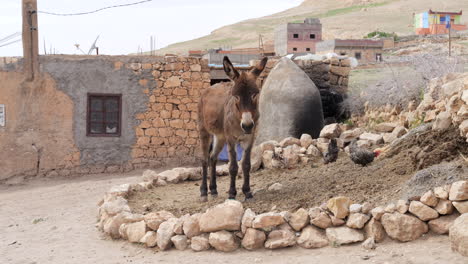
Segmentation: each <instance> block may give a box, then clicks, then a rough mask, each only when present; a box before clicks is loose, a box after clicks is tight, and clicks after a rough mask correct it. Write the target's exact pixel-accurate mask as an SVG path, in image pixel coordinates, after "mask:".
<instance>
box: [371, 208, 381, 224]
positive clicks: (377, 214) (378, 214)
mask: <svg viewBox="0 0 468 264" xmlns="http://www.w3.org/2000/svg"><path fill="white" fill-rule="evenodd" d="M370 212H371V214H372V217H374V218H375V220H377V221H379V220H380V218H381V217H382V216H383V215H384V214H385V210H384V208H383V207H381V206H378V207H376V208H374V209H372V210H371V211H370Z"/></svg>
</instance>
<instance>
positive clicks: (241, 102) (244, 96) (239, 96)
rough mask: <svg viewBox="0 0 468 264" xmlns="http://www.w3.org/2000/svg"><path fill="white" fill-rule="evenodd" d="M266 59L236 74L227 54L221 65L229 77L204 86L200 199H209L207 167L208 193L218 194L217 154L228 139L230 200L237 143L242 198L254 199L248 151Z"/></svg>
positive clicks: (200, 113)
mask: <svg viewBox="0 0 468 264" xmlns="http://www.w3.org/2000/svg"><path fill="white" fill-rule="evenodd" d="M266 62H267V58H266V57H265V58H263V59H262V61H261V62H260V63H259V65H257V66H256V67H255V68H254V69H252V70H251V71H249V72H241V73H239V72H238V71H237V70H236V69H235V68H234V66H232V63H231V61H230V60H229V58H228V57H224V60H223V67H224V72H225V73H226V75H227V76H228V77H229V78H230V79H231V80H232V81H231V82H228V83H219V84H216V85H213V86H211V87H210V88H208V89H206V90H205V91H204V92H203V93H202V95H201V97H200V101H199V103H198V129H199V132H200V141H201V150H202V155H203V160H202V184H201V186H200V193H201V201H202V202H206V201H207V200H208V188H207V174H208V166H210V168H211V169H210V193H211V196H212V197H213V198H215V197H217V195H218V191H217V186H216V162H217V160H218V155H219V153H220V152H221V150H222V149H223V146H224V144H225V143H226V142H227V144H228V150H229V175H230V176H231V185H230V188H229V199H235V198H236V195H237V191H236V176H237V171H238V169H239V167H238V165H237V159H236V156H237V155H236V154H237V153H236V144H237V143H240V144H241V146H242V148H243V149H244V154H243V157H242V171H243V173H244V185H243V186H242V192H243V193H244V195H245V199H246V200H249V199H251V198H253V195H252V193H251V191H250V153H251V151H252V146H253V143H254V140H255V132H256V128H257V126H258V118H259V116H260V115H259V111H258V100H259V93H260V90H259V89H258V87H257V84H256V80H257V78H258V76H259V75H260V74H261V73H262V71H263V69H264V68H265V65H266Z"/></svg>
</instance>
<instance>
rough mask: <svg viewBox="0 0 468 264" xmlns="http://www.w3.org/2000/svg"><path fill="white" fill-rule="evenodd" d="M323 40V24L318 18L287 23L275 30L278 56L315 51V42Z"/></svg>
mask: <svg viewBox="0 0 468 264" xmlns="http://www.w3.org/2000/svg"><path fill="white" fill-rule="evenodd" d="M321 40H322V24H321V23H320V20H319V19H318V18H307V19H305V20H304V23H287V24H284V25H281V26H278V27H277V28H276V30H275V52H276V55H278V56H284V55H286V54H291V53H306V52H308V53H315V44H316V43H317V42H319V41H321Z"/></svg>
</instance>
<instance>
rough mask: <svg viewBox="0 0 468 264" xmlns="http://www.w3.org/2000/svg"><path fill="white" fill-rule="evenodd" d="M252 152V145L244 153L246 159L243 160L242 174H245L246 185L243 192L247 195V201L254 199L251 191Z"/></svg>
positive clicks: (243, 186)
mask: <svg viewBox="0 0 468 264" xmlns="http://www.w3.org/2000/svg"><path fill="white" fill-rule="evenodd" d="M251 152H252V145H250V146H248V147H247V148H246V149H245V151H244V157H243V159H242V172H243V173H244V185H242V192H243V193H244V195H245V200H249V199H252V198H253V195H252V192H251V191H250V167H251V165H250V154H251Z"/></svg>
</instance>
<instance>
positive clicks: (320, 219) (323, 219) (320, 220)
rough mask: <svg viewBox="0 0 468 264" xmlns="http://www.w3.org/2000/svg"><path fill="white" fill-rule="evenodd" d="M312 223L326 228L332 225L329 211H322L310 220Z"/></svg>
mask: <svg viewBox="0 0 468 264" xmlns="http://www.w3.org/2000/svg"><path fill="white" fill-rule="evenodd" d="M310 223H311V224H312V225H314V226H318V227H320V228H323V229H326V228H328V227H330V226H332V221H331V219H330V216H328V214H327V213H325V212H321V213H320V214H319V215H318V216H317V217H315V218H314V219H311V220H310Z"/></svg>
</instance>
